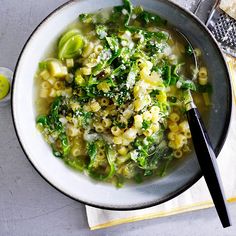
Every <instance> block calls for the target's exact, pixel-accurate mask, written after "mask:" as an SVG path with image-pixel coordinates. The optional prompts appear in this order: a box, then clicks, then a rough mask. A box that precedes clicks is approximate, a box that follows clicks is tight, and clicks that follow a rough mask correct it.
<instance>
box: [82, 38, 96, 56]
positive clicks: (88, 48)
mask: <svg viewBox="0 0 236 236" xmlns="http://www.w3.org/2000/svg"><path fill="white" fill-rule="evenodd" d="M93 49H94V44H93V43H92V42H90V43H89V44H88V45H87V46H86V47H85V48H84V50H83V53H82V57H84V58H86V57H88V56H89V55H90V54H91V53H92V52H93Z"/></svg>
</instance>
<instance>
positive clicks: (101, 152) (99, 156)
mask: <svg viewBox="0 0 236 236" xmlns="http://www.w3.org/2000/svg"><path fill="white" fill-rule="evenodd" d="M97 157H98V158H101V159H103V158H105V157H106V154H105V152H104V150H99V151H98V153H97Z"/></svg>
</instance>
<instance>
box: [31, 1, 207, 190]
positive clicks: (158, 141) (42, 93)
mask: <svg viewBox="0 0 236 236" xmlns="http://www.w3.org/2000/svg"><path fill="white" fill-rule="evenodd" d="M193 53H195V54H196V55H197V56H198V60H199V65H200V66H199V68H198V69H197V68H195V67H194V65H193V64H191V63H192V62H191V61H192V60H191V57H192V54H193ZM35 83H36V113H37V119H36V124H37V127H38V129H39V131H40V132H41V133H42V135H43V137H44V139H45V141H46V142H47V143H48V144H49V145H50V146H51V148H52V152H53V154H54V155H55V156H56V157H57V158H61V159H62V160H63V161H64V162H65V163H66V164H67V165H68V166H70V167H72V168H73V169H76V170H79V171H82V172H85V173H87V174H88V175H89V176H91V177H92V178H94V179H96V180H100V181H107V182H111V183H114V184H115V185H116V186H118V187H120V186H122V184H123V183H124V182H125V181H126V180H135V181H136V182H142V181H143V180H145V179H148V178H150V177H151V176H152V177H155V176H161V177H162V176H164V175H165V174H166V171H167V169H168V167H169V165H170V163H173V162H174V160H178V161H179V159H180V158H183V157H185V156H187V154H188V153H189V152H191V149H192V147H191V133H190V130H189V125H188V122H187V119H186V115H185V105H184V98H183V91H184V90H186V89H190V90H192V92H193V96H194V99H195V101H196V104H197V106H198V108H199V109H200V111H201V113H203V114H207V111H208V109H209V106H210V90H211V89H210V88H211V86H210V84H209V83H208V75H207V69H206V68H205V67H204V65H203V64H202V62H201V51H200V50H199V49H193V48H191V45H185V42H182V41H181V39H180V38H179V37H178V35H177V34H176V32H175V30H174V29H173V28H172V27H171V25H168V23H167V22H166V20H164V19H162V18H160V17H159V16H157V15H156V14H153V13H150V12H147V11H145V10H144V9H143V8H142V7H141V6H138V7H133V6H132V5H131V3H130V2H129V1H127V0H126V1H124V5H122V6H117V7H114V8H113V9H105V10H101V11H99V12H98V13H94V14H81V15H80V16H79V19H78V20H77V21H76V22H74V23H73V24H71V25H70V26H68V29H67V30H66V31H65V32H64V33H63V34H62V35H61V37H60V38H59V39H58V40H57V41H56V42H55V43H54V46H52V48H51V49H49V50H48V54H47V55H46V57H45V59H44V60H43V61H42V62H40V63H39V69H38V72H37V74H36V78H35Z"/></svg>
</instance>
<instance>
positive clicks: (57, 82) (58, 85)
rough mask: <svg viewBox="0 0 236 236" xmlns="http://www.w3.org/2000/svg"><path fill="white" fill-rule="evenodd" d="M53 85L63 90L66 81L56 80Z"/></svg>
mask: <svg viewBox="0 0 236 236" xmlns="http://www.w3.org/2000/svg"><path fill="white" fill-rule="evenodd" d="M53 87H54V89H56V90H61V89H63V87H64V83H63V82H62V81H56V82H55V84H54V85H53Z"/></svg>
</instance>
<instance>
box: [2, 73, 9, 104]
mask: <svg viewBox="0 0 236 236" xmlns="http://www.w3.org/2000/svg"><path fill="white" fill-rule="evenodd" d="M9 90H10V83H9V81H8V79H7V78H6V77H5V76H4V75H1V74H0V100H1V99H3V98H5V97H6V96H7V94H8V93H9Z"/></svg>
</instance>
